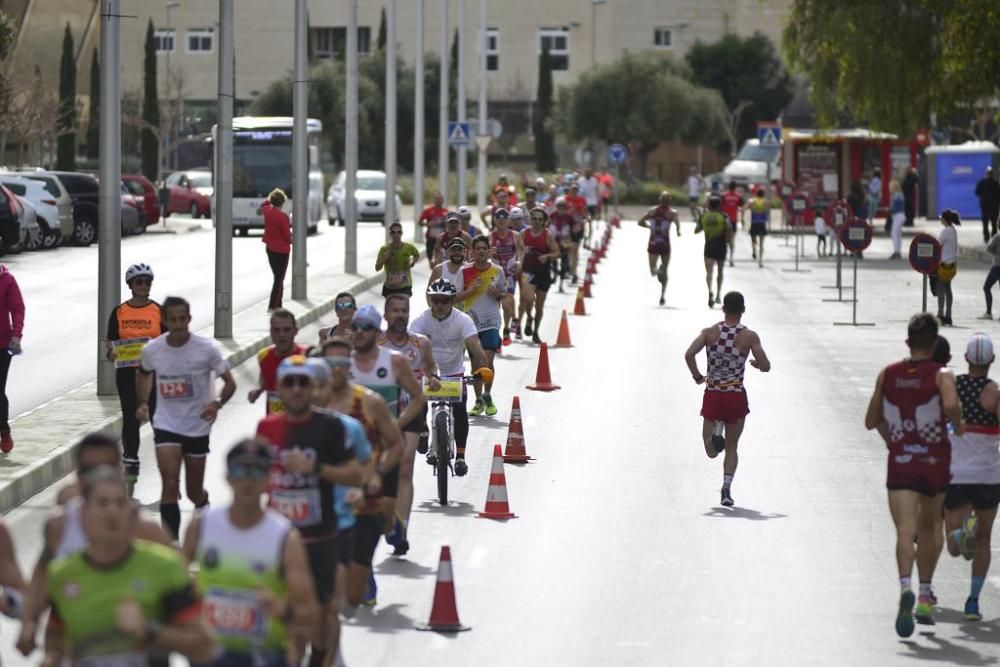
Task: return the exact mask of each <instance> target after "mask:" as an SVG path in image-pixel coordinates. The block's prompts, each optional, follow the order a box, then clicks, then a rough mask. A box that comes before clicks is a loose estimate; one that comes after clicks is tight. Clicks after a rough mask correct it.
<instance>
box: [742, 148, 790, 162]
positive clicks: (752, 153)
mask: <svg viewBox="0 0 1000 667" xmlns="http://www.w3.org/2000/svg"><path fill="white" fill-rule="evenodd" d="M779 152H781V147H780V146H761V145H759V144H758V145H756V146H755V145H753V144H750V143H746V144H743V148H741V149H740V153H739V155H737V156H736V159H737V160H750V161H752V162H774V161H775V160H776V159H778V153H779Z"/></svg>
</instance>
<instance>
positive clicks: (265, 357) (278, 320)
mask: <svg viewBox="0 0 1000 667" xmlns="http://www.w3.org/2000/svg"><path fill="white" fill-rule="evenodd" d="M298 332H299V327H298V324H296V322H295V314H294V313H292V311H290V310H286V309H284V308H276V309H274V310H272V311H271V343H272V344H271V345H269V346H268V347H265V348H264V349H263V350H261V351H260V352H258V353H257V366H258V367H259V368H260V373H259V374H258V376H257V386H256V387H254V388H253V389H251V390H250V393H249V394H247V400H248V401H250V402H251V403H256V402H257V399H258V398H260V395H261V394H265V393H266V394H267V404H266V405H265V406H264V414H268V415H269V414H271V413H272V412H281V411H282V410H284V409H285V406H283V405H282V404H281V399H280V398H278V364H280V363H281V362H282V361H283V360H284V359H287V358H288V357H290V356H292V355H293V354H304V353H305V348H304V347H303V346H301V345H299V344H298V343H296V342H295V336H296V334H298Z"/></svg>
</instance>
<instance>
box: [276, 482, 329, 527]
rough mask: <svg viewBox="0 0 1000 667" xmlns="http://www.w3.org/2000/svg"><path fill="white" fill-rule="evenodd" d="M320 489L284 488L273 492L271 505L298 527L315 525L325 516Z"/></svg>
mask: <svg viewBox="0 0 1000 667" xmlns="http://www.w3.org/2000/svg"><path fill="white" fill-rule="evenodd" d="M320 504H321V503H320V494H319V489H282V490H280V491H273V492H272V493H271V506H272V507H273V508H274V509H276V510H277V511H279V512H281V513H282V514H283V515H284V516H285V517H286V518H287V519H288V520H289V521H291V522H292V523H293V524H295V526H296V527H298V528H308V527H310V526H315V525H317V524H319V522H320V521H321V520H322V518H323V513H322V512H321V511H320Z"/></svg>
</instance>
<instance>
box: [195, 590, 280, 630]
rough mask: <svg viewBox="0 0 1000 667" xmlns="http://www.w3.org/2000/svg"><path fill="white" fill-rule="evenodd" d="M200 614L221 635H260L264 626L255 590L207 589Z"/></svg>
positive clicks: (265, 622) (264, 621) (262, 614)
mask: <svg viewBox="0 0 1000 667" xmlns="http://www.w3.org/2000/svg"><path fill="white" fill-rule="evenodd" d="M204 614H205V620H206V621H207V622H208V624H209V626H210V627H211V628H212V630H213V631H214V632H215V633H216V634H218V635H221V636H223V637H262V636H263V635H264V632H265V630H266V628H267V619H266V617H265V616H264V612H263V611H262V610H261V608H260V603H259V602H258V601H257V592H256V591H233V590H224V589H219V588H209V589H208V590H207V591H206V592H205V604H204Z"/></svg>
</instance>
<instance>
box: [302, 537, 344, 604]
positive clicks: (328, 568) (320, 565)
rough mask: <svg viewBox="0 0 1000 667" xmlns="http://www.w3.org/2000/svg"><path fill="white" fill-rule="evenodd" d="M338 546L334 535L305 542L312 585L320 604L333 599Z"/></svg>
mask: <svg viewBox="0 0 1000 667" xmlns="http://www.w3.org/2000/svg"><path fill="white" fill-rule="evenodd" d="M338 546H339V544H338V540H337V536H336V535H333V536H331V537H328V538H327V539H325V540H322V541H319V542H306V555H307V556H308V557H309V570H310V571H311V572H312V578H313V586H314V587H315V588H316V597H317V598H318V599H319V603H320V604H326V603H327V602H329V601H330V600H331V599H333V591H334V583H335V580H336V577H335V576H334V575H335V572H336V569H337V551H338Z"/></svg>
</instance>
